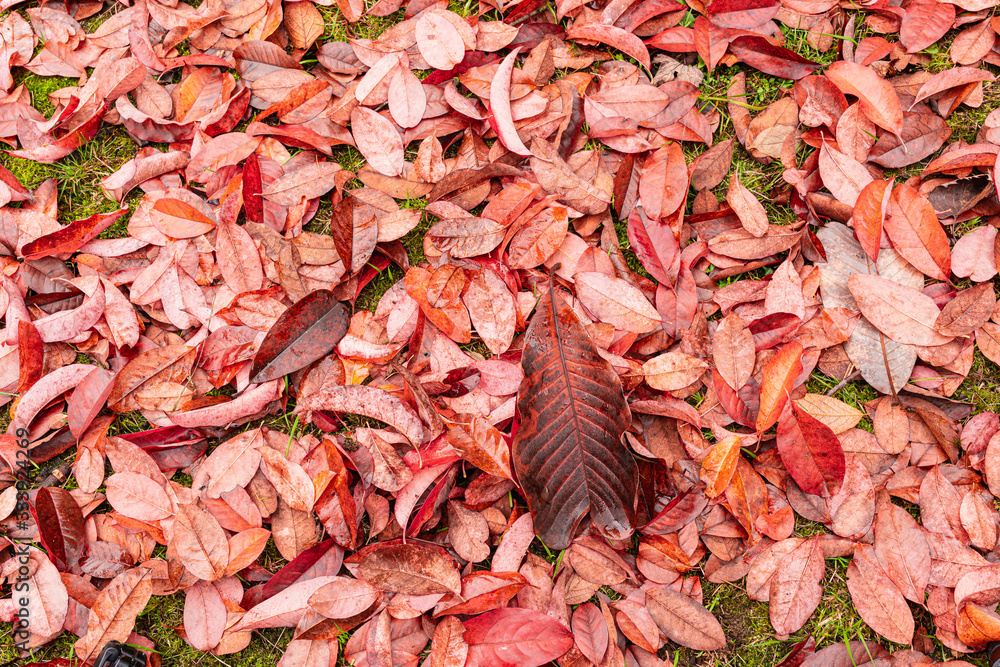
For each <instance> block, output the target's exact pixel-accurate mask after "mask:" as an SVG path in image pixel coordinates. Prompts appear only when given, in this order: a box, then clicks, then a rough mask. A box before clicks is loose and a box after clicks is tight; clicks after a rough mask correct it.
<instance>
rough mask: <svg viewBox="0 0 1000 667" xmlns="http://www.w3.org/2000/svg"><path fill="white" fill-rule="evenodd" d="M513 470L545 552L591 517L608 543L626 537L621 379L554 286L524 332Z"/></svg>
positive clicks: (629, 467)
mask: <svg viewBox="0 0 1000 667" xmlns="http://www.w3.org/2000/svg"><path fill="white" fill-rule="evenodd" d="M521 365H522V367H523V368H524V380H523V381H522V382H521V389H520V391H519V393H518V398H517V410H518V413H519V414H520V416H521V426H520V428H519V429H518V431H517V434H516V435H515V437H514V444H513V457H514V468H515V470H516V471H517V477H518V481H519V482H520V484H521V487H522V488H523V489H524V493H525V496H526V497H527V500H528V507H529V508H530V509H531V514H532V516H533V517H534V521H535V532H536V533H537V534H538V537H539V538H540V539H541V540H542V542H544V543H545V545H546V546H548V547H549V548H550V549H565V548H566V547H568V546H569V545H570V542H572V541H573V535H574V533H575V532H576V529H577V526H579V524H580V521H581V520H582V519H583V517H584V516H585V515H586V514H587V512H588V511H589V512H590V517H591V520H592V521H593V522H594V524H595V526H596V527H597V528H598V530H599V531H600V532H601V533H603V534H605V535H607V536H608V537H611V538H623V537H627V536H628V535H630V534H631V533H632V530H633V526H634V523H635V512H634V507H635V497H636V490H637V487H638V469H637V467H636V463H635V459H633V458H632V455H631V454H630V453H629V451H628V449H626V448H625V445H624V444H622V433H624V431H625V429H626V428H627V427H628V424H629V420H630V413H629V409H628V404H627V403H626V402H625V396H624V394H623V393H622V386H621V381H620V380H619V379H618V375H617V374H616V373H615V371H614V369H613V368H612V367H611V364H609V363H608V362H607V361H605V360H604V359H603V358H602V357H601V356H600V355H599V354H598V352H597V348H596V347H595V346H594V343H593V342H592V341H591V340H590V336H589V335H587V332H586V331H585V330H584V328H583V325H582V324H581V323H580V320H578V319H577V317H576V315H575V314H574V313H573V311H572V309H570V307H569V306H568V305H567V304H566V303H565V301H564V300H563V298H562V297H561V296H560V295H559V294H557V293H556V292H555V290H554V289H553V288H552V286H550V287H549V290H548V293H547V294H545V295H543V296H542V299H541V301H539V303H538V309H537V311H536V313H535V316H534V318H533V319H532V321H531V325H530V326H529V327H528V331H527V333H526V334H525V344H524V354H523V356H522V359H521Z"/></svg>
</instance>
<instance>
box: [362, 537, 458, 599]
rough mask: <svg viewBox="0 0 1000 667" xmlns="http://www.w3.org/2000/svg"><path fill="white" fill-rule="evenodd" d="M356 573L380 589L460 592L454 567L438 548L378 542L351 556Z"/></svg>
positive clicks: (428, 593) (416, 592)
mask: <svg viewBox="0 0 1000 667" xmlns="http://www.w3.org/2000/svg"><path fill="white" fill-rule="evenodd" d="M348 560H349V561H351V560H354V562H356V563H357V571H358V576H359V577H361V578H362V579H364V580H365V581H367V582H368V583H369V584H371V585H372V586H375V587H376V588H378V589H381V590H383V591H389V592H394V593H406V594H407V595H432V594H434V593H448V592H452V593H454V594H455V595H458V594H459V593H460V592H461V587H462V583H461V578H460V576H459V573H458V567H457V565H456V564H455V561H453V560H452V559H451V558H450V557H449V556H447V555H446V554H445V553H444V552H443V550H441V549H440V548H436V549H435V548H431V547H427V546H422V545H419V544H413V543H409V544H379V545H376V546H373V547H371V548H369V549H366V550H363V551H362V552H359V553H358V554H356V555H355V556H352V557H351V559H348Z"/></svg>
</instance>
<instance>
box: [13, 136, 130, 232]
mask: <svg viewBox="0 0 1000 667" xmlns="http://www.w3.org/2000/svg"><path fill="white" fill-rule="evenodd" d="M136 151H137V147H136V145H135V142H133V141H132V139H131V138H130V137H129V136H128V134H127V133H126V132H125V130H124V129H123V128H120V127H111V126H104V127H102V128H101V130H100V131H99V132H98V133H97V136H95V137H94V140H93V141H90V142H87V143H86V144H84V145H83V146H81V147H80V148H78V149H77V150H75V151H73V152H72V153H70V154H69V155H68V156H66V157H65V158H63V159H62V160H59V161H58V162H56V163H55V164H42V163H40V162H33V161H31V160H24V159H21V158H17V157H12V156H10V155H7V154H0V164H2V165H3V166H4V167H6V168H7V169H9V170H10V172H11V173H12V174H14V177H15V178H17V180H18V182H20V183H21V185H23V186H24V187H26V188H28V189H34V188H37V187H38V186H39V185H41V183H42V182H43V181H45V180H47V179H50V178H54V179H55V180H56V187H57V190H58V197H59V221H60V222H64V223H66V222H72V221H73V220H78V219H80V218H86V217H87V216H90V215H93V214H95V213H110V212H112V211H114V210H116V209H117V208H118V205H117V204H116V203H115V202H114V201H113V200H111V199H109V198H108V197H106V196H105V195H104V193H103V192H101V188H100V184H99V181H100V179H101V178H103V177H105V176H107V175H108V174H110V173H112V172H114V171H115V170H117V169H118V168H119V167H121V166H122V164H124V163H125V162H127V161H128V160H130V159H132V157H134V156H135V154H136ZM138 194H139V195H141V191H139V192H138ZM125 222H126V221H124V220H123V221H119V223H118V224H119V225H124V224H125Z"/></svg>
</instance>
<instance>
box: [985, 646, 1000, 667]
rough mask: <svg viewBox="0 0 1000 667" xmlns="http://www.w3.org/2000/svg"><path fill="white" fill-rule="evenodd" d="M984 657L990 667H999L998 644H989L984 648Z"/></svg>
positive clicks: (999, 651) (999, 652)
mask: <svg viewBox="0 0 1000 667" xmlns="http://www.w3.org/2000/svg"><path fill="white" fill-rule="evenodd" d="M986 657H987V659H988V660H989V663H988V664H989V666H990V667H1000V642H990V643H989V644H987V646H986Z"/></svg>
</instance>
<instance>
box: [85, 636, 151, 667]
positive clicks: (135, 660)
mask: <svg viewBox="0 0 1000 667" xmlns="http://www.w3.org/2000/svg"><path fill="white" fill-rule="evenodd" d="M94 667H146V654H145V653H143V652H142V651H138V650H136V649H134V648H132V647H131V646H125V645H124V644H121V643H119V642H108V643H107V644H105V646H104V648H103V649H102V650H101V654H100V655H99V656H97V662H96V663H95V665H94Z"/></svg>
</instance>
